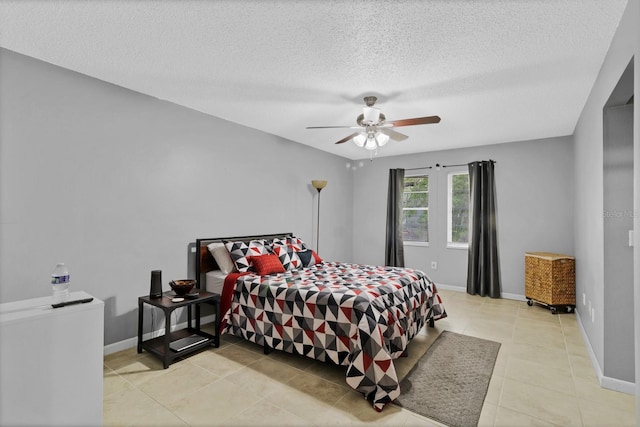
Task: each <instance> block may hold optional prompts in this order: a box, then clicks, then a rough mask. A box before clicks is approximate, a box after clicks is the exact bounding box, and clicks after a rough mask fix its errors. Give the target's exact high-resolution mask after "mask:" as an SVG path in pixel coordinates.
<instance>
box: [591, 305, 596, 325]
mask: <svg viewBox="0 0 640 427" xmlns="http://www.w3.org/2000/svg"><path fill="white" fill-rule="evenodd" d="M591 323H596V308H595V307H593V310H591Z"/></svg>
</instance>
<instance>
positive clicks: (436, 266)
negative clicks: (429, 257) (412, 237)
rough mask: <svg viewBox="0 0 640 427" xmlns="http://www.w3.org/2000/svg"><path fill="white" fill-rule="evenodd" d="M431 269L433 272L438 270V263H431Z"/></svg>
mask: <svg viewBox="0 0 640 427" xmlns="http://www.w3.org/2000/svg"><path fill="white" fill-rule="evenodd" d="M431 269H432V270H437V269H438V263H437V262H436V261H431Z"/></svg>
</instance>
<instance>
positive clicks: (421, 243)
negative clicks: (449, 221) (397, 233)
mask: <svg viewBox="0 0 640 427" xmlns="http://www.w3.org/2000/svg"><path fill="white" fill-rule="evenodd" d="M407 178H427V200H428V202H427V206H426V207H421V208H416V207H412V208H405V206H404V203H403V204H402V216H403V217H404V211H405V210H426V211H427V236H429V237H428V239H431V233H430V228H431V227H430V225H429V223H430V219H431V212H430V208H429V204H430V203H431V197H430V196H431V189H430V188H431V176H430V175H429V174H427V173H420V174H415V175H407V176H405V177H404V180H406V179H407ZM404 180H403V183H402V184H403V189H404ZM403 192H404V190H403ZM403 231H404V228H403ZM402 244H403V245H406V246H423V247H427V246H429V241H426V242H425V241H415V240H410V241H405V240H404V239H402Z"/></svg>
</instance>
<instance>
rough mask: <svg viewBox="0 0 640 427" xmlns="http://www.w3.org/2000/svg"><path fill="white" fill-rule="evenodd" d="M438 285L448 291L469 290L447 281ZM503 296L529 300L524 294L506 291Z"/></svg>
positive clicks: (517, 299) (437, 284)
mask: <svg viewBox="0 0 640 427" xmlns="http://www.w3.org/2000/svg"><path fill="white" fill-rule="evenodd" d="M436 287H437V288H438V289H444V290H446V291H454V292H467V288H466V287H462V286H454V285H447V284H445V283H436ZM501 297H502V298H504V299H512V300H516V301H526V300H527V298H526V297H525V296H524V295H519V294H510V293H504V292H503V293H502V294H501Z"/></svg>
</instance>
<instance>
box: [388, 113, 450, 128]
mask: <svg viewBox="0 0 640 427" xmlns="http://www.w3.org/2000/svg"><path fill="white" fill-rule="evenodd" d="M439 122H440V117H438V116H428V117H416V118H413V119H401V120H390V121H387V123H391V124H392V125H393V126H394V127H398V126H415V125H429V124H432V123H439Z"/></svg>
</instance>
